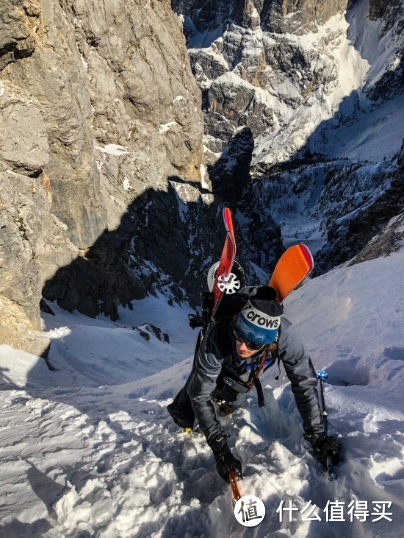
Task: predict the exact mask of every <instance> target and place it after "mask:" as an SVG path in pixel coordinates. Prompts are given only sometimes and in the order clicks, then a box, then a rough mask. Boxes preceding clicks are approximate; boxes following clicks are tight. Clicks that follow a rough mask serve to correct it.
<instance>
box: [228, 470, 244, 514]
mask: <svg viewBox="0 0 404 538" xmlns="http://www.w3.org/2000/svg"><path fill="white" fill-rule="evenodd" d="M229 481H230V487H231V493H232V495H233V508H234V506H235V505H236V502H237V501H238V500H239V499H241V493H240V490H239V489H238V484H237V478H236V475H235V474H234V473H233V471H230V472H229Z"/></svg>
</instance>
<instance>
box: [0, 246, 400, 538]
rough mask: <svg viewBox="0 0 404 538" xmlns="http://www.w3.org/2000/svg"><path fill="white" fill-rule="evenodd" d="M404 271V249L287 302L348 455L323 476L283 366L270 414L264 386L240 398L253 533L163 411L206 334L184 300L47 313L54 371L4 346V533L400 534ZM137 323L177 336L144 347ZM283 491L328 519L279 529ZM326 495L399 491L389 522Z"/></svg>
mask: <svg viewBox="0 0 404 538" xmlns="http://www.w3.org/2000/svg"><path fill="white" fill-rule="evenodd" d="M403 271H404V252H398V253H395V254H393V255H391V256H390V257H388V258H383V259H377V260H373V261H370V262H366V263H363V264H360V265H356V266H353V267H349V268H346V267H340V268H337V269H335V270H333V271H331V272H330V273H328V274H326V275H323V276H321V277H319V278H316V279H314V280H311V281H309V282H307V283H306V284H305V285H304V286H303V287H302V288H300V289H299V290H297V291H295V292H294V293H293V294H292V295H291V296H290V298H288V300H287V302H286V305H285V311H286V315H287V317H288V318H289V319H291V320H292V321H293V322H294V323H295V324H296V326H297V327H298V329H299V331H300V333H301V334H302V336H303V338H304V340H305V342H306V345H307V347H308V349H309V350H310V353H311V356H312V359H313V362H314V365H315V367H316V368H320V367H327V370H328V373H329V382H328V383H327V384H326V389H325V391H326V401H327V405H328V410H329V416H330V421H331V423H332V425H333V427H334V428H336V431H335V430H334V431H333V433H334V434H335V433H336V432H338V434H339V435H341V436H342V443H343V458H344V462H343V463H342V464H341V465H340V466H339V468H338V474H339V477H338V480H337V481H335V482H333V483H331V482H329V481H327V479H326V478H325V476H324V473H323V472H322V469H321V466H320V465H319V464H318V463H317V462H316V460H315V459H314V458H313V456H312V455H311V454H310V451H309V450H308V446H307V444H306V443H305V442H304V441H303V440H302V427H301V420H300V417H299V415H298V413H297V410H296V406H295V403H294V400H293V396H292V394H291V391H290V385H289V384H288V383H287V380H286V379H285V376H284V375H283V374H282V375H281V378H280V380H279V381H278V382H276V381H275V379H274V377H275V375H276V374H277V373H278V372H277V368H274V369H273V370H274V371H272V372H271V371H270V372H268V373H267V374H266V377H265V378H263V386H264V387H265V389H264V390H265V397H266V406H265V407H264V408H262V409H259V408H258V405H257V399H256V394H255V392H253V393H251V397H250V398H249V399H248V400H247V402H246V405H245V407H244V408H241V409H239V410H237V411H236V412H235V413H234V414H233V415H232V416H231V417H227V418H226V419H223V424H224V427H225V429H226V431H227V432H228V433H230V434H231V438H230V440H229V442H230V445H231V446H232V447H233V449H234V451H235V453H236V454H237V455H238V456H239V457H240V458H241V459H242V461H243V465H244V469H245V478H244V479H243V481H242V482H241V483H240V488H241V490H242V492H243V493H251V494H254V495H257V496H258V497H259V498H261V499H262V500H263V501H264V503H265V506H266V517H265V520H264V521H263V523H261V524H260V525H258V526H257V527H255V528H254V529H247V528H244V527H242V526H241V525H240V524H239V523H237V522H236V520H235V518H234V516H233V514H232V510H231V496H230V491H229V487H228V486H227V485H226V484H225V483H224V482H223V481H222V480H221V479H220V478H219V477H218V475H217V474H216V472H215V467H214V459H213V457H212V455H211V453H210V450H209V449H208V448H207V446H206V443H205V441H204V438H203V437H202V436H190V435H187V434H185V433H182V432H179V431H178V429H177V427H176V426H175V425H174V424H173V423H172V422H171V420H170V419H169V417H168V415H167V412H166V409H165V406H166V405H167V404H168V403H169V402H170V401H171V399H172V397H173V396H174V395H175V393H176V392H177V391H178V389H179V388H180V387H181V386H182V384H183V383H184V380H185V379H186V377H187V376H188V374H189V371H190V368H191V359H190V358H185V357H189V356H191V355H192V352H193V345H194V340H195V337H196V334H195V333H193V332H191V331H190V330H188V329H187V327H186V314H187V311H186V309H183V308H179V307H170V306H169V305H167V303H166V302H165V301H164V299H163V298H160V300H158V299H154V298H151V299H150V298H149V299H146V300H144V301H139V302H137V303H136V304H134V310H133V312H130V311H124V314H125V317H124V319H123V320H122V321H120V322H119V323H111V322H108V321H105V320H100V319H97V320H89V319H88V318H85V317H84V316H80V315H78V314H69V313H66V312H63V311H61V310H58V309H55V310H57V312H56V314H57V315H56V317H55V318H54V317H53V316H50V315H44V324H45V325H46V327H47V328H48V330H50V333H49V334H50V336H51V337H52V338H54V339H55V340H54V345H53V349H52V351H51V355H50V358H49V361H50V363H51V364H54V365H55V366H56V367H57V368H58V370H57V371H50V370H48V368H47V367H46V364H45V363H44V361H43V360H41V359H39V358H37V357H34V356H32V355H29V354H27V353H24V352H22V351H17V350H13V349H12V348H10V347H8V346H0V368H1V372H2V376H1V385H0V388H1V389H2V390H1V391H0V402H1V403H0V405H1V415H0V427H1V432H2V435H1V441H0V445H1V448H0V450H1V463H2V465H1V466H0V498H1V508H0V517H1V526H0V536H1V537H7V538H13V537H28V536H35V537H41V538H42V537H43V538H60V537H68V538H79V537H80V538H87V537H93V536H94V537H100V538H101V537H102V538H126V537H131V538H141V537H153V538H157V537H159V538H169V537H177V536H178V537H180V536H181V537H186V538H192V537H202V536H204V537H205V538H221V537H236V536H237V537H241V536H246V537H247V536H248V537H252V536H254V537H256V538H258V537H260V538H263V537H267V536H274V537H275V536H276V537H277V538H280V537H286V536H294V537H296V538H303V537H312V538H314V537H322V536H327V537H328V538H333V537H335V538H336V537H337V536H338V537H342V536H343V537H346V538H350V537H353V538H361V537H365V536H366V537H374V538H376V537H377V536H384V537H388V538H393V537H397V538H398V537H401V536H402V528H403V524H404V466H403V449H404V433H403V424H404V401H403V398H402V386H403V383H404V345H403V339H404V329H403V327H404V300H403V298H402V297H403V296H402V294H401V293H400V292H401V286H402V275H403ZM140 323H142V324H144V323H149V324H154V325H156V326H158V327H159V328H160V329H161V330H162V331H163V332H167V333H168V334H169V336H170V344H168V343H163V342H161V341H160V340H159V339H158V338H157V337H154V336H153V337H152V336H150V339H149V340H145V339H143V342H141V341H140V339H139V338H142V337H139V335H138V334H137V331H135V330H130V332H129V329H124V328H123V327H124V326H126V327H128V326H135V325H136V324H140ZM58 324H59V325H60V326H62V327H63V328H56V327H57V326H58ZM125 331H126V332H125ZM126 333H128V334H130V335H131V338H129V337H126V336H125V335H126ZM93 345H94V348H93V347H92V346H93ZM118 346H119V347H118ZM92 349H96V350H97V354H98V355H96V354H94V353H93V355H91V353H92ZM100 350H103V356H104V358H100V356H99V355H100V354H101V351H100ZM134 350H135V351H136V353H137V354H136V353H135V354H134V355H133V360H132V361H131V362H129V360H128V359H127V357H129V356H132V353H134ZM81 352H82V355H81ZM175 356H176V358H175ZM74 358H75V359H76V361H75V360H74ZM120 358H121V359H122V360H123V361H124V362H123V363H120V362H119V360H120ZM87 360H90V361H91V363H92V368H91V369H90V368H88V367H87V366H86V363H85V361H87ZM107 360H109V362H110V364H109V365H108V367H106V366H105V364H106V363H107ZM146 364H147V365H146ZM112 366H113V367H112ZM111 367H112V368H111ZM114 372H115V373H114ZM108 375H110V379H109V380H108V379H106V378H107V376H108ZM119 376H120V379H118V377H119ZM136 376H138V378H136ZM97 383H98V385H97ZM281 500H284V501H285V503H286V504H288V502H289V501H291V502H292V503H293V505H294V506H295V507H298V508H299V510H301V509H303V507H304V506H305V505H306V504H307V503H308V502H309V500H310V501H312V503H313V504H315V505H316V506H317V507H318V514H319V516H320V518H321V521H313V522H304V521H302V516H301V515H300V514H299V513H298V512H294V514H293V517H294V520H295V521H293V522H292V523H289V521H288V517H287V514H286V513H285V514H284V520H283V522H282V523H280V522H279V515H278V514H277V513H276V509H277V508H278V506H279V503H280V501H281ZM329 500H330V501H336V500H339V501H340V502H345V503H346V505H348V503H349V502H350V501H351V500H361V501H367V502H368V503H369V508H370V512H371V513H373V512H374V510H373V505H372V501H391V502H392V503H393V504H392V506H391V508H390V510H388V511H390V512H392V513H393V516H392V519H393V521H392V522H389V521H387V520H384V521H379V522H376V523H372V522H371V520H372V519H374V518H375V516H370V517H369V518H368V521H367V522H365V523H362V522H360V521H359V520H357V519H355V521H354V522H353V523H351V522H350V521H349V516H348V515H347V513H345V519H346V520H347V521H346V522H335V521H334V522H333V521H329V522H327V521H326V516H325V513H324V508H325V506H326V504H327V501H329Z"/></svg>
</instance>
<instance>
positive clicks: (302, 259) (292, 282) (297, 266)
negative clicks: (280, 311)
mask: <svg viewBox="0 0 404 538" xmlns="http://www.w3.org/2000/svg"><path fill="white" fill-rule="evenodd" d="M313 266H314V262H313V256H312V255H311V252H310V250H309V249H308V248H307V247H306V245H303V244H299V245H294V246H293V247H290V248H288V249H287V251H286V252H284V253H283V254H282V256H281V257H280V259H279V261H278V263H277V264H276V267H275V270H274V272H273V274H272V277H271V280H270V281H269V286H271V287H272V288H274V289H275V290H276V299H277V300H278V301H279V302H280V303H281V302H282V301H283V300H284V299H285V298H286V297H287V296H288V295H289V293H290V292H291V291H292V290H294V289H295V288H296V286H297V285H298V284H300V282H302V280H303V279H304V278H306V276H307V275H308V274H309V273H310V272H311V270H312V269H313Z"/></svg>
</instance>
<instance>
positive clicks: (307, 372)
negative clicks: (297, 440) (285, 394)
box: [278, 320, 324, 436]
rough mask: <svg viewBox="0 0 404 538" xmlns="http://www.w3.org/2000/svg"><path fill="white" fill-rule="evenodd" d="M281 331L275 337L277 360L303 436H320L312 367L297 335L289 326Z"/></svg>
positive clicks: (319, 415) (320, 428) (319, 419)
mask: <svg viewBox="0 0 404 538" xmlns="http://www.w3.org/2000/svg"><path fill="white" fill-rule="evenodd" d="M285 321H286V320H285ZM287 323H289V322H287ZM285 329H286V330H282V329H281V334H280V337H279V343H278V349H279V358H280V359H281V361H282V362H283V364H284V367H285V371H286V374H287V376H288V378H289V380H290V382H291V385H292V392H293V395H294V397H295V401H296V405H297V408H298V410H299V413H300V415H301V417H302V420H303V429H304V432H305V434H307V435H308V436H310V435H311V434H313V433H321V432H323V431H324V428H323V421H322V416H321V412H320V405H319V401H318V393H317V377H316V373H315V371H314V367H313V364H312V362H311V359H310V357H309V355H308V353H307V352H306V350H305V348H304V345H303V343H302V341H301V338H300V336H299V334H298V332H297V331H296V330H295V329H294V327H293V326H292V325H291V324H289V326H287V327H286V328H285Z"/></svg>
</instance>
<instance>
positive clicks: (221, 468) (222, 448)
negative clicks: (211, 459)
mask: <svg viewBox="0 0 404 538" xmlns="http://www.w3.org/2000/svg"><path fill="white" fill-rule="evenodd" d="M209 445H210V447H211V449H212V450H213V455H214V456H215V460H216V470H217V472H218V473H219V475H220V476H221V477H222V478H223V480H226V482H230V481H229V472H230V471H233V473H234V474H235V475H236V477H237V478H242V467H241V461H239V460H238V459H236V458H235V457H234V456H233V454H232V453H231V452H230V449H229V447H228V445H227V439H226V437H225V436H224V435H222V434H220V435H218V436H217V437H215V439H213V440H212V441H210V443H209Z"/></svg>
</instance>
